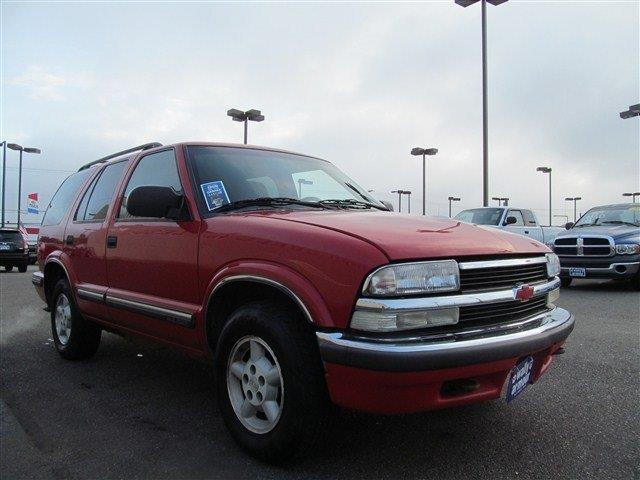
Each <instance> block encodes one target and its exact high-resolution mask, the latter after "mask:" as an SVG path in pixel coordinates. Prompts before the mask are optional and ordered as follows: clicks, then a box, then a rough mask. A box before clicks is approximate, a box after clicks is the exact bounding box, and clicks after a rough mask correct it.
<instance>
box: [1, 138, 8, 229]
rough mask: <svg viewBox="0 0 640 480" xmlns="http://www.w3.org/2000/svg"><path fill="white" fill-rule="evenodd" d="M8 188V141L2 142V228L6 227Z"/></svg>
mask: <svg viewBox="0 0 640 480" xmlns="http://www.w3.org/2000/svg"><path fill="white" fill-rule="evenodd" d="M6 188H7V141H6V140H3V141H2V220H1V222H2V223H1V224H0V226H2V227H4V204H5V195H4V192H5V189H6Z"/></svg>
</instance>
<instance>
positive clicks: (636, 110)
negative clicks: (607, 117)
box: [620, 103, 640, 120]
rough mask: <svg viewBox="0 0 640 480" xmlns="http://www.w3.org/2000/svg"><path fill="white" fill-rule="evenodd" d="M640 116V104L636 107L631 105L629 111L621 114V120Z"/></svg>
mask: <svg viewBox="0 0 640 480" xmlns="http://www.w3.org/2000/svg"><path fill="white" fill-rule="evenodd" d="M637 116H640V103H637V104H636V105H631V106H630V107H629V110H625V111H624V112H620V118H621V119H623V120H626V119H627V118H633V117H637Z"/></svg>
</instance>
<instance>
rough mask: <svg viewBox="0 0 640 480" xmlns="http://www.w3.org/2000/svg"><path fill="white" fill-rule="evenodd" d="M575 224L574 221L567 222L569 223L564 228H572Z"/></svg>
mask: <svg viewBox="0 0 640 480" xmlns="http://www.w3.org/2000/svg"><path fill="white" fill-rule="evenodd" d="M573 225H574V223H573V222H567V223H565V224H564V228H566V229H567V230H571V228H572V227H573Z"/></svg>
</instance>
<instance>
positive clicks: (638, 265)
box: [560, 262, 640, 278]
mask: <svg viewBox="0 0 640 480" xmlns="http://www.w3.org/2000/svg"><path fill="white" fill-rule="evenodd" d="M617 266H625V267H627V270H626V271H625V272H622V273H621V272H618V271H616V267H617ZM572 268H584V269H585V271H586V272H587V275H588V274H589V273H592V274H598V275H603V274H605V275H606V274H610V275H613V276H617V275H624V276H627V275H633V274H635V273H637V272H638V270H640V262H617V263H612V264H611V265H609V266H608V267H605V268H600V267H561V268H560V271H561V273H565V274H567V275H569V270H571V269H572ZM575 278H580V277H575Z"/></svg>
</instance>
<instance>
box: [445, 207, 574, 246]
mask: <svg viewBox="0 0 640 480" xmlns="http://www.w3.org/2000/svg"><path fill="white" fill-rule="evenodd" d="M455 218H456V219H457V220H461V221H463V222H467V223H473V224H475V225H486V226H488V227H491V228H499V229H502V230H506V231H508V232H513V233H517V234H520V235H525V236H527V237H531V238H534V239H536V240H538V241H539V242H542V243H544V244H545V245H547V246H549V247H550V248H552V246H553V240H554V238H555V237H556V235H558V234H559V233H560V232H562V231H563V230H564V229H563V228H562V227H543V226H541V225H540V222H538V217H536V214H535V213H533V211H531V210H528V209H526V208H515V207H480V208H471V209H469V210H462V211H461V212H460V213H458V214H457V215H456V216H455Z"/></svg>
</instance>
